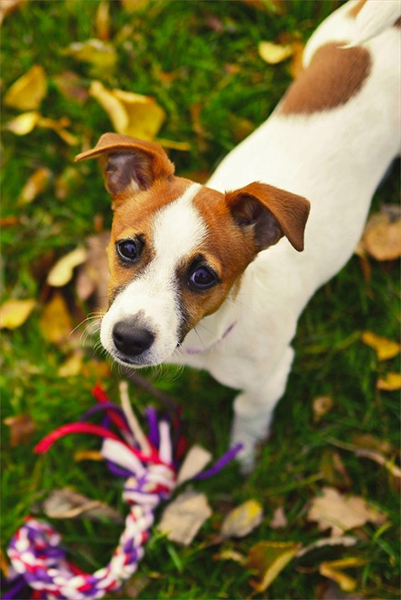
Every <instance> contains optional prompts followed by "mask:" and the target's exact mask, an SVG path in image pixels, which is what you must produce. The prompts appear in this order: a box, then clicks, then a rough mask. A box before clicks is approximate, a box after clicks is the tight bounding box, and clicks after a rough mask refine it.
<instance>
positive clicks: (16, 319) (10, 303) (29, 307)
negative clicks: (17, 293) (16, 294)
mask: <svg viewBox="0 0 401 600" xmlns="http://www.w3.org/2000/svg"><path fill="white" fill-rule="evenodd" d="M34 306H35V300H7V301H6V302H4V304H2V306H1V308H0V329H3V327H5V328H6V329H16V328H17V327H20V326H21V325H22V324H23V323H25V321H26V320H27V318H28V317H29V315H30V314H31V312H32V311H33V309H34Z"/></svg>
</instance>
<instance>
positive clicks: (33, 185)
mask: <svg viewBox="0 0 401 600" xmlns="http://www.w3.org/2000/svg"><path fill="white" fill-rule="evenodd" d="M50 177H51V171H50V170H49V169H47V168H46V167H41V168H40V169H37V170H36V171H35V173H33V175H31V176H30V178H29V179H28V181H27V182H26V184H25V185H24V187H23V188H22V191H21V193H20V195H19V196H18V200H17V204H19V205H24V204H29V203H30V202H32V201H33V200H35V198H36V196H38V195H39V194H41V193H42V192H43V191H44V190H45V189H46V186H47V184H48V182H49V180H50Z"/></svg>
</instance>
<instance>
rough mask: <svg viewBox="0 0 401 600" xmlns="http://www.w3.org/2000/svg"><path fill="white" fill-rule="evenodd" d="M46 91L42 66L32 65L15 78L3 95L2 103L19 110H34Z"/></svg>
mask: <svg viewBox="0 0 401 600" xmlns="http://www.w3.org/2000/svg"><path fill="white" fill-rule="evenodd" d="M46 92H47V81H46V75H45V72H44V69H43V67H41V66H40V65H34V66H33V67H32V68H31V69H29V71H27V72H26V73H25V74H24V75H22V77H20V78H19V79H17V81H15V82H14V83H13V84H12V86H11V87H10V88H9V90H8V91H7V93H6V95H5V96H4V104H6V105H7V106H12V107H13V108H18V109H19V110H36V109H37V108H39V106H40V104H41V102H42V100H43V98H44V97H45V96H46Z"/></svg>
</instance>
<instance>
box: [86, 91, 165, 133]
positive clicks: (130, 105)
mask: <svg viewBox="0 0 401 600" xmlns="http://www.w3.org/2000/svg"><path fill="white" fill-rule="evenodd" d="M89 93H90V95H91V96H93V97H94V98H95V99H96V100H97V101H98V102H99V104H101V106H102V107H103V108H104V110H105V111H106V112H107V114H108V115H109V117H110V119H111V122H112V123H113V126H114V129H115V130H116V131H117V132H118V133H122V134H125V135H131V136H133V137H137V138H140V139H143V140H150V141H151V140H153V139H154V137H155V136H156V134H157V132H158V131H159V129H160V127H161V125H162V123H163V121H164V119H165V112H164V110H163V109H162V108H161V107H160V106H159V105H158V104H157V103H156V102H155V100H154V99H153V98H150V97H149V96H141V95H140V94H134V93H132V92H126V91H124V90H107V89H106V88H105V87H104V86H103V84H102V83H100V81H93V82H92V85H91V87H90V90H89Z"/></svg>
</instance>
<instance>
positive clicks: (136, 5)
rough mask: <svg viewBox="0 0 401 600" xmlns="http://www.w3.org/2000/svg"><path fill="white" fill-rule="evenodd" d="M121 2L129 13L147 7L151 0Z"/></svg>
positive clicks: (126, 0) (124, 0) (125, 0)
mask: <svg viewBox="0 0 401 600" xmlns="http://www.w3.org/2000/svg"><path fill="white" fill-rule="evenodd" d="M121 4H122V6H123V8H124V10H125V11H126V12H127V13H133V12H136V11H137V10H142V9H143V8H146V6H147V5H148V4H149V0H121Z"/></svg>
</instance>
